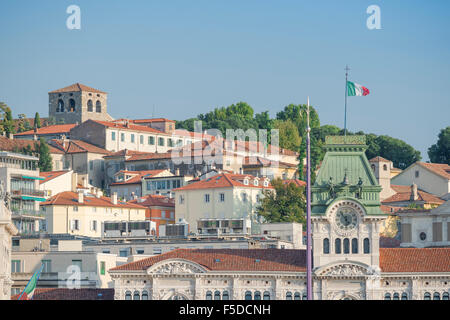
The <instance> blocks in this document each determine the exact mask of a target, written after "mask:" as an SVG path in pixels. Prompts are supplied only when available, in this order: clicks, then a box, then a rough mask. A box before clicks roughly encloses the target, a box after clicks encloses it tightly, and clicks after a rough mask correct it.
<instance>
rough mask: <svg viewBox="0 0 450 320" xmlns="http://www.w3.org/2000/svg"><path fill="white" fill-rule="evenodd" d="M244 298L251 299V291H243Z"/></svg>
mask: <svg viewBox="0 0 450 320" xmlns="http://www.w3.org/2000/svg"><path fill="white" fill-rule="evenodd" d="M245 300H252V293H251V292H250V291H245Z"/></svg>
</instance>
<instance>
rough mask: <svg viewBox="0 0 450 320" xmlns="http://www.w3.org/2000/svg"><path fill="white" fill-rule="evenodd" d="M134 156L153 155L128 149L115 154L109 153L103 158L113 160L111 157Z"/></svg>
mask: <svg viewBox="0 0 450 320" xmlns="http://www.w3.org/2000/svg"><path fill="white" fill-rule="evenodd" d="M135 154H153V153H151V152H144V151H134V150H129V149H122V150H119V151H116V152H111V153H110V154H108V155H107V156H104V158H113V157H127V156H132V155H135Z"/></svg>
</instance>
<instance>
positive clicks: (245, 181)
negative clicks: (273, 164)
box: [244, 178, 248, 186]
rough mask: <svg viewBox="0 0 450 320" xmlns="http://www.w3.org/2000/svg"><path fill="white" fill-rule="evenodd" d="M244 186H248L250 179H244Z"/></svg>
mask: <svg viewBox="0 0 450 320" xmlns="http://www.w3.org/2000/svg"><path fill="white" fill-rule="evenodd" d="M244 184H245V185H246V186H248V179H247V178H245V179H244Z"/></svg>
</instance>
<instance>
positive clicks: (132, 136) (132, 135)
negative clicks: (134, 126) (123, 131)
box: [130, 133, 134, 143]
mask: <svg viewBox="0 0 450 320" xmlns="http://www.w3.org/2000/svg"><path fill="white" fill-rule="evenodd" d="M130 139H131V143H134V134H133V133H132V134H131V135H130Z"/></svg>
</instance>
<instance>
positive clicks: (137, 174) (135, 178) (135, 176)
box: [110, 169, 167, 186]
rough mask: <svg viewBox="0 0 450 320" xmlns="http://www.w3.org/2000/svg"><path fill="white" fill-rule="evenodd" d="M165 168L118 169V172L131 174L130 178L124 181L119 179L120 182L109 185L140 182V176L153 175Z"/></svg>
mask: <svg viewBox="0 0 450 320" xmlns="http://www.w3.org/2000/svg"><path fill="white" fill-rule="evenodd" d="M166 170H167V169H159V170H142V171H128V170H120V171H119V172H118V173H128V174H131V175H133V177H132V178H130V179H128V180H126V181H120V182H113V183H111V184H110V186H118V185H126V184H137V183H139V184H141V182H142V181H141V180H142V178H144V176H148V177H153V176H156V175H158V174H160V173H161V172H164V171H166Z"/></svg>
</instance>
